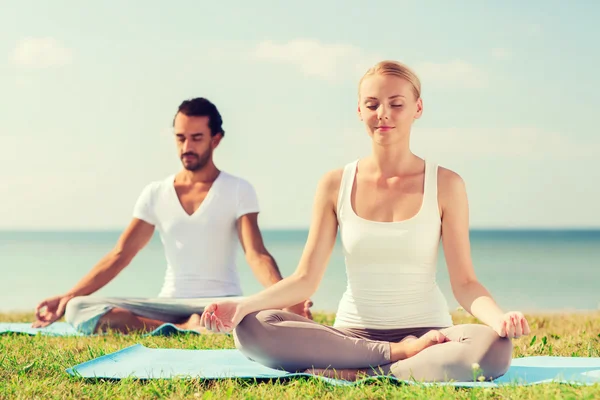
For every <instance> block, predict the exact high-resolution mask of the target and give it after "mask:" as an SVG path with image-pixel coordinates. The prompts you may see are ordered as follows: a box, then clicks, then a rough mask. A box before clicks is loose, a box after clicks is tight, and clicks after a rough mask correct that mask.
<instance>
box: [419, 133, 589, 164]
mask: <svg viewBox="0 0 600 400" xmlns="http://www.w3.org/2000/svg"><path fill="white" fill-rule="evenodd" d="M411 136H412V140H413V145H414V146H415V147H417V148H418V149H419V151H423V152H425V153H430V154H431V155H435V156H436V157H438V156H442V155H447V154H452V155H454V156H456V155H462V156H464V157H469V158H480V157H484V158H485V157H509V158H525V157H526V158H529V159H554V160H556V159H562V160H564V159H573V158H584V157H592V156H593V155H594V154H595V152H594V151H593V149H594V148H598V147H599V146H600V143H596V144H593V143H582V142H578V141H576V140H573V139H572V138H571V137H570V136H569V135H565V134H558V133H556V132H545V131H543V130H540V129H538V128H535V127H515V128H509V129H500V128H498V129H494V128H492V129H482V130H476V129H460V128H449V129H419V128H416V127H415V128H414V131H413V133H412V134H411Z"/></svg>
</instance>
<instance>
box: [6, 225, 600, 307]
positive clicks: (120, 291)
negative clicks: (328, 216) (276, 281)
mask: <svg viewBox="0 0 600 400" xmlns="http://www.w3.org/2000/svg"><path fill="white" fill-rule="evenodd" d="M119 234H120V232H118V231H114V232H113V231H99V232H24V231H15V232H11V231H4V232H2V231H0V270H1V274H0V312H8V311H29V310H33V308H34V307H35V305H36V303H37V302H38V301H40V300H42V299H44V298H45V297H48V296H52V295H57V294H61V293H64V292H66V291H67V290H69V288H70V287H71V286H73V285H74V284H75V283H76V282H77V281H78V280H79V279H80V278H81V277H83V276H84V274H85V273H87V272H88V271H89V270H90V269H91V268H92V267H93V266H94V265H95V264H96V263H97V262H98V261H99V260H100V259H101V258H102V257H103V256H104V255H105V254H106V253H107V252H108V251H109V250H110V249H111V248H112V247H113V245H114V244H115V242H116V240H117V238H118V237H119ZM263 235H264V239H265V243H266V245H267V248H268V249H269V251H270V252H271V254H272V255H273V256H274V257H275V259H276V260H277V263H278V265H279V267H280V269H281V271H282V273H283V275H284V276H287V275H289V274H291V273H292V272H293V271H294V269H295V268H296V266H297V263H298V260H299V259H300V256H301V253H302V250H303V248H304V244H305V240H306V236H307V232H306V231H303V230H267V231H263ZM471 246H472V256H473V262H474V265H475V271H476V273H477V276H478V278H479V280H480V281H481V282H482V283H483V284H484V285H485V286H486V287H487V288H488V289H489V290H490V291H491V293H492V294H493V296H494V297H495V299H496V300H497V302H498V303H499V304H500V306H501V307H502V308H503V309H505V310H522V311H557V310H567V311H574V310H582V311H583V310H598V309H599V308H600V230H580V231H576V230H571V231H567V230H554V231H551V230H473V231H471ZM238 268H239V273H240V276H241V281H242V287H243V290H244V294H252V293H255V292H257V291H259V290H260V289H261V286H260V284H259V283H258V281H257V280H256V279H255V277H254V276H253V274H252V272H251V270H250V267H249V266H248V264H247V263H246V261H245V260H244V257H243V253H242V251H241V248H240V249H239V250H238ZM164 272H165V258H164V255H163V250H162V244H161V242H160V239H159V237H158V234H155V236H154V237H153V239H152V240H151V242H150V243H149V244H148V245H147V246H146V247H145V248H144V249H143V250H142V251H141V252H140V253H139V254H138V256H137V257H136V258H135V259H134V260H133V262H132V263H131V264H130V265H129V266H128V267H127V268H126V269H125V270H123V271H122V272H121V274H119V275H118V276H117V277H116V278H115V279H114V280H113V281H112V282H110V283H109V284H108V285H107V286H105V287H104V288H103V289H101V290H100V291H98V292H96V294H95V295H98V296H132V297H155V296H156V295H157V294H158V292H159V290H160V287H161V284H162V279H163V276H164ZM438 284H439V286H440V287H441V289H442V291H443V293H444V294H445V295H446V298H447V299H448V303H449V306H450V308H451V309H454V308H456V307H457V306H458V303H457V302H456V300H455V299H454V297H453V295H452V292H451V289H450V284H449V280H448V272H447V270H446V263H445V260H444V254H443V249H442V247H441V246H440V254H439V261H438ZM345 287H346V276H345V269H344V258H343V254H342V251H341V247H340V245H339V243H338V244H337V245H336V247H335V249H334V251H333V254H332V257H331V259H330V262H329V265H328V267H327V271H326V273H325V276H324V278H323V281H322V282H321V285H320V287H319V289H318V291H317V293H315V295H314V296H313V297H312V299H313V301H314V303H315V305H314V309H315V310H323V311H330V312H335V310H336V308H337V304H338V301H339V299H340V297H341V295H342V293H343V291H344V290H345Z"/></svg>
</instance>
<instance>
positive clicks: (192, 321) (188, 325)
mask: <svg viewBox="0 0 600 400" xmlns="http://www.w3.org/2000/svg"><path fill="white" fill-rule="evenodd" d="M175 326H176V327H178V328H179V329H182V330H184V331H196V332H199V333H207V332H208V331H207V330H206V328H204V327H203V326H202V325H200V315H199V314H192V315H191V316H190V318H188V320H187V321H185V322H184V323H181V324H175Z"/></svg>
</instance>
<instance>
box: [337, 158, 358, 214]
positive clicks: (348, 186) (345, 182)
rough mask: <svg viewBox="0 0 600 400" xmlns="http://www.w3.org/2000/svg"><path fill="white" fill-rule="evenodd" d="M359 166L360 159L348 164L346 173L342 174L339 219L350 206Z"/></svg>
mask: <svg viewBox="0 0 600 400" xmlns="http://www.w3.org/2000/svg"><path fill="white" fill-rule="evenodd" d="M357 165H358V159H356V160H354V161H352V162H350V163H348V164H346V165H345V166H344V172H342V181H341V182H340V191H339V193H338V199H337V207H336V208H337V210H336V211H337V215H338V219H340V218H341V215H342V209H343V208H344V206H346V205H350V196H351V195H352V184H353V183H354V177H355V176H356V167H357Z"/></svg>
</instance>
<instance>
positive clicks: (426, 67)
mask: <svg viewBox="0 0 600 400" xmlns="http://www.w3.org/2000/svg"><path fill="white" fill-rule="evenodd" d="M10 3H12V4H10ZM212 3H215V4H211V5H205V4H206V3H205V4H204V5H200V3H199V2H195V1H180V2H178V3H177V6H174V5H168V6H167V5H165V4H166V3H164V2H158V1H146V2H116V1H106V2H103V3H101V4H100V3H94V4H91V3H87V4H83V3H82V2H75V1H54V2H52V3H41V2H35V3H34V2H28V1H22V2H19V3H17V2H4V1H3V2H2V7H1V8H2V13H1V14H0V38H1V39H0V88H2V89H1V90H0V109H1V110H2V113H1V114H0V196H1V198H2V205H3V206H2V207H0V229H120V228H122V227H123V226H124V225H125V224H126V223H127V222H128V221H129V219H130V218H131V211H132V208H133V205H134V203H135V200H136V199H137V196H138V194H139V192H140V191H141V189H142V188H143V187H144V186H145V185H146V184H147V183H148V182H150V181H152V180H157V179H162V178H163V177H165V176H166V175H168V174H170V173H172V172H175V171H177V170H178V169H179V168H180V163H179V160H178V158H177V156H176V151H175V144H174V141H173V139H172V132H171V130H170V124H171V120H172V117H173V113H174V111H175V109H176V107H177V105H178V104H179V103H180V102H181V101H182V100H183V99H185V98H190V97H195V96H205V97H208V98H209V99H211V100H212V101H214V102H215V103H216V104H217V106H218V107H219V108H220V110H221V112H222V114H223V118H224V128H225V130H226V132H227V134H226V137H225V139H224V140H223V142H222V143H221V146H220V147H219V148H218V150H217V152H216V155H215V160H216V163H217V165H218V166H219V167H221V168H222V169H224V170H226V171H228V172H230V173H233V174H236V175H240V176H242V177H244V178H246V179H248V180H249V181H250V182H252V183H253V184H254V185H255V187H256V189H257V191H258V195H259V200H260V203H261V206H262V208H263V212H262V215H261V220H260V221H261V225H262V226H263V227H264V228H290V227H292V228H304V227H307V225H308V223H309V219H310V213H311V206H312V199H313V195H314V190H315V186H316V183H317V181H318V179H319V178H320V177H321V176H322V175H323V173H325V172H326V171H328V170H330V169H333V168H339V167H341V166H343V165H344V164H345V163H347V162H350V161H353V160H354V159H356V158H358V157H361V156H364V155H366V154H368V153H369V151H370V143H369V140H368V137H367V134H366V133H365V131H364V128H363V126H362V125H361V123H360V121H358V119H357V118H356V115H355V106H356V91H357V87H356V86H357V82H358V80H359V79H360V76H361V75H362V73H363V72H364V71H365V70H366V68H367V67H368V66H370V65H372V64H373V63H375V62H377V61H379V60H382V59H396V60H400V61H403V62H405V63H407V64H409V65H410V66H412V67H413V68H414V69H415V70H416V71H417V73H418V74H419V76H420V77H421V79H422V81H423V97H424V103H425V112H424V115H423V117H422V118H421V120H419V121H418V123H417V124H416V125H415V127H414V130H413V133H412V144H411V145H412V148H413V150H414V151H415V152H416V153H417V154H419V155H421V156H424V157H427V158H430V159H432V160H435V161H437V162H438V163H440V164H441V165H443V166H445V167H447V168H450V169H453V170H455V171H456V172H458V173H459V174H460V175H462V176H463V178H464V179H465V181H466V183H467V189H468V193H469V199H470V205H471V223H472V226H473V227H477V228H483V227H591V226H596V227H597V226H600V211H599V210H600V207H598V204H600V191H599V190H598V186H597V182H598V181H600V172H599V171H600V168H599V167H598V165H597V163H596V162H595V160H594V155H595V154H598V153H600V138H599V135H598V133H599V132H598V127H597V124H596V121H595V119H596V117H597V115H598V112H597V110H598V109H599V108H600V78H599V76H598V73H597V66H598V65H599V63H600V51H599V50H598V44H597V43H598V41H599V40H600V28H597V27H596V26H597V24H596V22H597V21H596V20H595V16H597V15H600V3H591V2H588V4H587V5H586V4H585V3H586V2H574V3H570V4H566V3H564V2H558V1H532V2H526V3H525V2H523V3H520V2H516V1H509V2H502V3H500V2H452V4H450V2H442V1H439V2H433V1H431V2H418V4H417V3H416V2H403V1H397V0H396V1H378V2H369V3H365V2H355V1H347V2H344V3H342V2H322V3H317V2H315V1H305V2H302V3H300V2H297V3H290V4H287V3H286V5H285V6H284V2H277V1H257V2H252V3H250V2H241V1H239V2H237V4H236V2H221V3H222V4H216V3H217V2H212ZM342 4H344V5H343V6H342Z"/></svg>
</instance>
